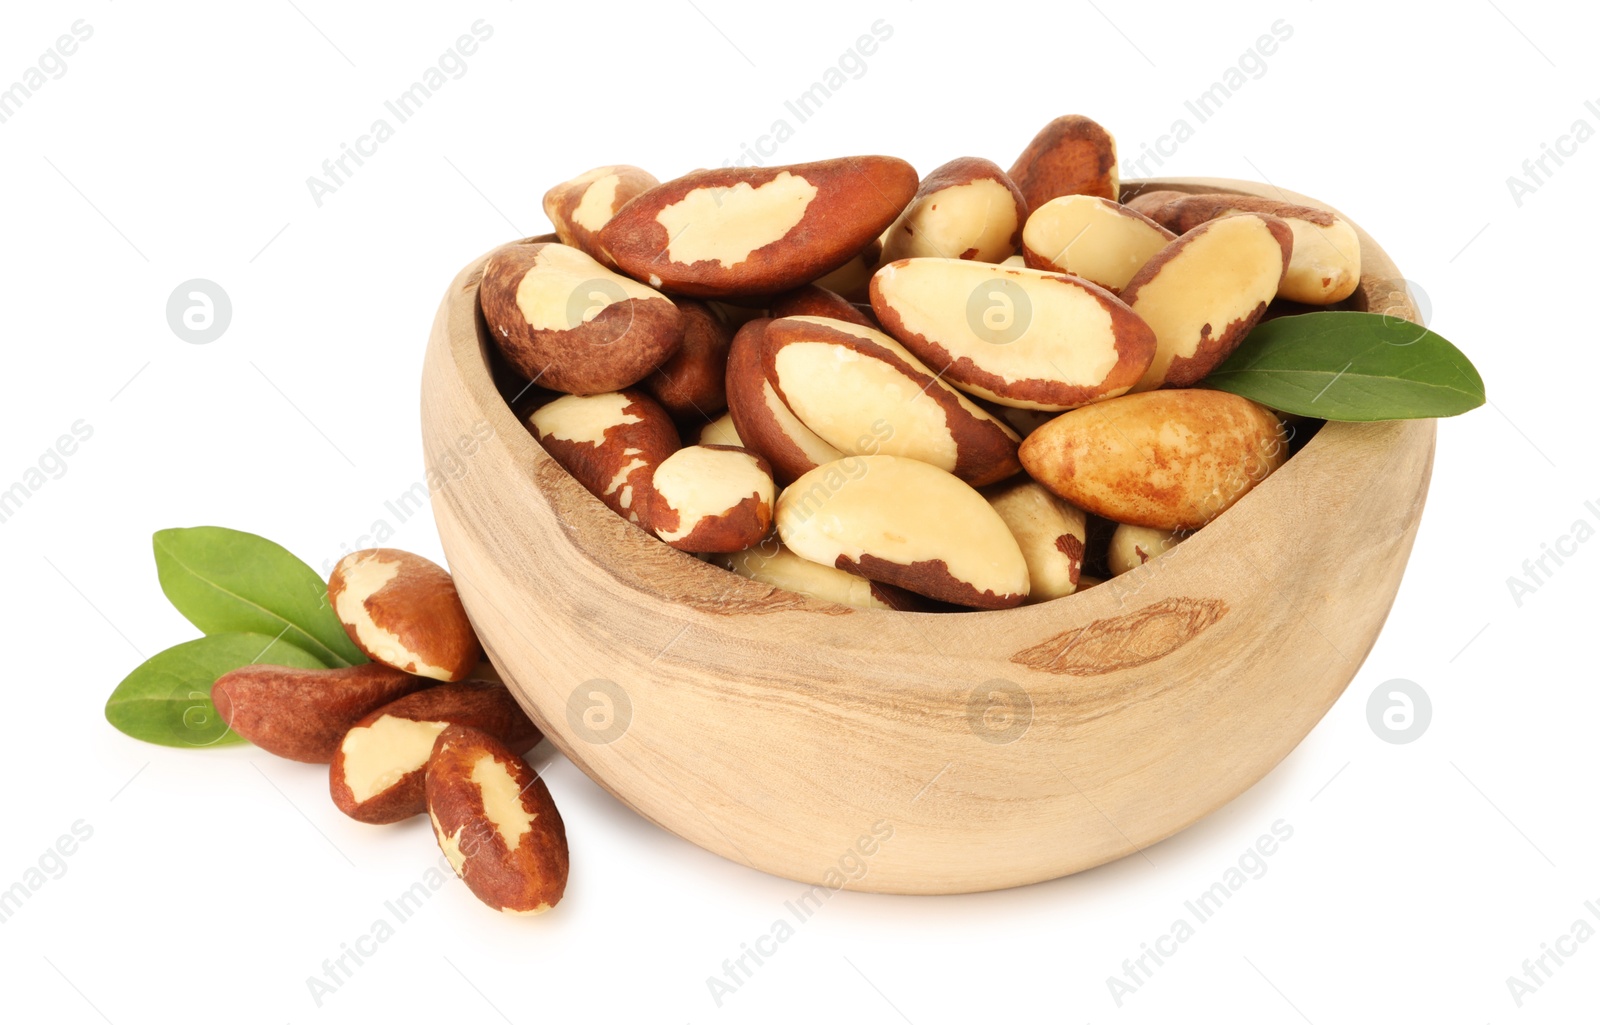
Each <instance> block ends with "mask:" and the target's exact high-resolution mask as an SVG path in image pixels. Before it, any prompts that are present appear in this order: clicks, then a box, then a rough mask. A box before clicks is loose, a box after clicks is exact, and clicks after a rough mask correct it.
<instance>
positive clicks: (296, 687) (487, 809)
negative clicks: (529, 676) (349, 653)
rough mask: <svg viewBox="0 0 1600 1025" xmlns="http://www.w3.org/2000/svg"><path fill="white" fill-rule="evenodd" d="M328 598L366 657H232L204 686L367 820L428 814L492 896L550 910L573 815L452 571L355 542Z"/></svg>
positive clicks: (525, 909)
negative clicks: (294, 660) (559, 798)
mask: <svg viewBox="0 0 1600 1025" xmlns="http://www.w3.org/2000/svg"><path fill="white" fill-rule="evenodd" d="M328 604H329V605H330V606H331V607H332V608H333V610H334V613H335V615H337V616H338V618H339V621H340V623H342V624H343V625H344V629H345V632H346V633H347V634H349V636H350V640H351V641H353V642H354V643H355V645H356V647H358V648H360V649H361V651H362V653H363V654H365V655H366V656H367V657H368V658H370V659H372V661H371V662H368V663H366V664H364V665H358V666H351V667H349V668H345V669H295V668H290V667H288V666H273V665H261V664H256V665H249V666H245V667H244V668H242V669H236V670H234V671H233V672H231V673H227V674H225V675H223V676H222V677H220V678H219V679H218V680H217V681H216V683H215V684H214V685H213V686H212V688H211V700H212V703H213V704H215V705H216V707H217V712H218V713H219V714H220V715H221V717H222V719H223V721H225V722H226V723H227V724H228V725H229V727H230V728H232V729H233V731H234V732H235V733H238V734H239V735H240V736H242V737H244V739H246V740H248V741H250V742H251V743H252V744H255V745H256V746H257V747H259V748H261V749H262V750H264V751H267V752H270V753H272V754H275V755H278V756H279V757H282V758H290V759H293V760H295V761H299V762H313V763H321V764H325V765H327V766H328V789H329V792H330V793H331V795H332V797H333V803H334V804H336V805H337V806H338V807H339V810H340V811H342V812H344V813H345V814H346V815H348V816H350V817H351V818H353V819H355V820H356V821H358V822H367V823H372V824H385V823H391V822H401V821H404V820H406V819H409V818H411V817H412V816H415V815H421V814H424V813H426V814H427V815H428V818H429V820H430V821H431V822H432V824H433V834H434V838H435V839H436V840H437V841H438V844H439V849H440V850H441V851H442V852H443V854H444V857H445V859H446V860H447V861H448V862H449V864H450V867H451V868H452V869H453V870H454V871H455V874H456V875H457V876H458V877H460V878H461V879H462V880H463V881H464V882H465V883H466V884H467V887H468V888H469V889H470V890H471V891H472V892H473V894H475V895H476V896H477V897H478V899H479V900H481V901H483V902H484V903H485V904H487V905H489V906H490V907H492V908H495V909H497V910H500V911H504V912H507V913H511V914H521V915H530V914H538V913H540V912H543V911H547V910H549V909H550V908H551V907H553V906H555V904H556V902H558V901H559V900H561V895H562V894H563V893H564V892H565V891H566V886H567V867H568V854H567V833H566V827H565V826H564V825H563V824H562V821H561V813H560V812H558V811H556V806H555V802H554V801H553V800H552V799H551V797H550V790H549V788H548V787H546V786H545V784H544V780H542V779H540V778H539V776H538V774H537V773H535V772H534V771H533V769H532V767H531V766H529V765H528V763H527V762H526V761H524V760H523V758H522V754H521V753H522V752H524V751H527V750H528V749H529V748H531V747H533V746H534V745H535V744H537V743H538V742H539V741H540V740H541V739H543V734H541V733H540V732H539V728H538V727H537V726H535V725H534V724H533V722H532V721H531V720H529V718H528V717H527V715H526V714H525V713H524V712H523V711H522V708H521V707H520V706H519V705H518V704H517V702H516V699H515V698H513V697H512V696H511V692H510V691H508V690H507V689H506V688H505V685H504V684H503V683H501V681H500V679H499V677H498V676H496V675H495V673H494V670H493V668H492V667H491V666H489V665H488V663H486V662H483V661H482V659H483V648H482V646H481V645H480V644H479V642H478V637H477V634H475V633H474V632H473V629H472V623H471V622H470V621H469V620H468V619H467V613H466V610H465V609H463V608H462V606H461V598H460V595H458V594H457V593H456V588H455V583H454V581H452V580H451V578H450V574H449V573H447V572H445V570H444V569H443V568H441V567H440V566H438V565H436V564H434V563H432V562H430V561H429V560H427V559H424V558H423V557H422V556H420V555H413V554H411V553H410V552H402V551H399V550H397V549H393V548H371V549H366V550H364V551H359V552H352V553H350V554H349V555H347V556H345V557H344V558H343V559H341V560H339V563H338V565H336V566H335V567H334V569H333V574H332V576H331V577H329V579H328ZM441 875H442V874H441ZM430 885H435V886H437V885H443V884H442V883H439V884H432V883H430Z"/></svg>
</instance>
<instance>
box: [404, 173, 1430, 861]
mask: <svg viewBox="0 0 1600 1025" xmlns="http://www.w3.org/2000/svg"><path fill="white" fill-rule="evenodd" d="M1141 188H1143V189H1149V188H1168V189H1179V190H1182V191H1187V192H1201V191H1236V192H1240V193H1245V194H1249V195H1261V196H1271V197H1277V198H1286V199H1289V200H1291V201H1293V202H1301V203H1306V204H1307V205H1312V206H1324V204H1320V203H1317V202H1316V201H1315V200H1310V199H1307V198H1306V197H1303V196H1299V195H1295V194H1292V193H1288V194H1286V193H1282V192H1280V191H1279V190H1277V189H1274V188H1271V187H1268V186H1262V185H1256V184H1253V183H1249V182H1242V181H1233V180H1223V179H1164V180H1154V181H1144V182H1132V183H1127V184H1126V185H1125V187H1124V194H1125V195H1127V194H1130V193H1131V192H1133V191H1136V190H1138V189H1141ZM1357 234H1358V235H1359V236H1360V239H1361V245H1362V264H1363V274H1362V281H1361V286H1360V288H1359V289H1358V291H1357V292H1356V294H1355V295H1354V296H1353V297H1352V298H1351V299H1350V300H1348V301H1347V302H1346V303H1344V304H1342V305H1343V306H1345V307H1347V308H1352V309H1362V310H1367V309H1370V310H1374V311H1381V312H1387V313H1390V314H1392V315H1395V316H1400V317H1405V318H1408V319H1413V320H1414V319H1415V311H1414V309H1413V307H1412V305H1411V301H1410V298H1409V297H1408V295H1407V294H1406V290H1405V283H1404V281H1403V279H1402V277H1401V275H1400V272H1399V271H1398V270H1397V269H1396V268H1395V266H1394V264H1393V263H1392V262H1391V261H1390V260H1389V258H1388V257H1387V256H1386V255H1385V254H1384V252H1383V251H1382V250H1381V249H1379V248H1378V246H1377V244H1376V243H1375V242H1373V240H1372V239H1371V238H1369V237H1368V236H1367V235H1366V233H1365V232H1362V231H1361V230H1360V229H1359V228H1357ZM483 263H484V259H483V258H482V257H480V258H479V259H477V260H474V261H473V262H472V263H471V264H469V265H468V266H467V267H466V268H465V269H464V270H462V271H461V273H460V275H459V276H457V278H456V280H455V281H454V282H453V283H452V284H451V286H450V289H449V292H448V293H447V294H446V296H445V299H444V302H443V304H442V305H441V307H440V309H439V314H438V317H437V319H436V321H435V323H434V327H433V333H432V337H431V339H430V342H429V347H428V353H427V359H426V366H425V370H424V375H423V394H422V400H423V401H422V426H423V439H424V445H425V452H426V456H427V460H428V465H429V466H430V467H433V468H436V469H441V470H442V469H443V468H446V467H448V468H451V471H452V472H449V473H443V474H442V476H443V478H444V480H445V483H444V484H443V486H441V487H439V488H438V489H437V490H435V492H434V495H433V506H434V512H435V514H436V517H437V520H438V526H439V533H440V538H441V540H442V542H443V546H444V550H445V553H446V555H447V557H448V559H449V563H450V569H451V570H452V572H453V573H454V574H455V579H456V581H457V584H458V586H459V587H460V590H461V597H462V600H463V602H464V603H465V605H466V608H467V611H468V613H469V614H470V615H471V617H472V620H473V622H474V624H476V626H477V629H478V633H479V635H480V636H481V637H482V638H483V641H484V644H485V647H486V649H487V651H488V654H489V657H490V658H491V660H492V661H493V662H494V664H495V665H496V666H497V667H498V669H499V670H500V672H501V674H502V675H503V676H504V678H505V680H506V682H507V684H508V685H509V686H510V687H511V689H512V690H513V691H514V692H515V693H516V695H517V696H518V698H519V699H520V700H521V701H522V703H523V705H524V706H525V707H526V708H527V710H528V712H529V713H530V714H531V715H532V716H533V718H534V720H535V721H536V722H538V724H539V726H540V727H541V728H542V729H543V730H544V732H545V733H546V735H547V736H549V737H550V739H551V740H552V741H553V742H554V743H555V744H556V746H557V747H559V748H560V750H561V751H562V752H563V753H565V754H566V755H567V756H568V757H569V758H571V759H572V761H573V762H575V763H576V764H577V765H578V766H580V767H581V768H582V769H583V771H584V772H586V773H588V775H589V776H590V777H592V778H593V779H594V780H596V781H597V782H598V783H600V784H601V785H602V786H604V787H605V788H606V789H607V790H609V791H610V792H611V793H612V794H614V795H615V796H616V797H617V799H618V800H620V801H622V802H623V803H625V804H626V805H628V806H629V807H630V808H632V809H634V810H635V811H637V812H638V813H639V814H640V815H643V816H644V817H645V818H647V819H649V820H650V821H652V822H654V823H656V824H657V825H659V826H661V827H662V828H664V829H668V830H671V831H672V832H674V833H676V834H678V835H679V836H682V837H684V838H686V839H688V840H691V841H693V842H694V843H697V844H699V845H700V846H702V847H705V848H707V849H709V850H712V851H715V852H716V853H718V854H721V855H723V856H725V857H727V858H730V859H732V860H733V861H736V862H739V863H742V864H745V865H749V866H751V867H753V868H757V869H760V870H762V871H766V872H772V873H775V874H777V875H781V876H787V877H789V878H791V879H796V880H800V881H802V882H806V883H819V882H827V883H828V884H830V885H837V883H838V882H839V877H838V875H837V874H836V870H837V866H838V865H839V862H840V859H841V857H843V856H844V855H845V854H846V852H848V851H850V850H851V849H852V848H854V847H856V845H857V843H858V840H859V838H861V837H862V836H863V835H864V834H865V835H871V834H872V833H873V831H874V828H875V827H876V829H877V831H878V833H879V836H880V838H881V837H882V835H883V834H885V833H888V832H889V831H890V830H891V829H892V835H890V836H889V837H888V839H880V840H879V841H878V842H877V843H876V845H875V847H876V849H875V850H874V852H873V853H872V854H871V856H870V857H866V858H863V859H862V860H863V861H864V862H865V863H866V866H867V871H866V874H865V875H862V876H860V877H859V878H853V879H846V881H845V886H847V887H848V888H850V889H857V890H870V891H880V892H894V893H958V892H965V891H973V890H988V889H995V888H999V887H1007V886H1017V885H1020V884H1023V883H1031V882H1035V881H1038V880H1043V879H1050V878H1054V877H1057V876H1062V875H1066V874H1069V873H1072V872H1078V871H1081V870H1083V869H1086V868H1089V867H1091V866H1094V865H1099V864H1102V863H1104V862H1107V861H1111V860H1113V859H1116V858H1121V857H1123V856H1125V855H1128V854H1131V853H1133V852H1134V851H1135V850H1137V849H1142V848H1144V847H1146V846H1148V845H1150V844H1153V843H1156V842H1157V841H1159V840H1161V839H1163V838H1165V837H1168V836H1171V835H1172V834H1174V833H1176V832H1178V831H1179V830H1181V829H1183V828H1184V827H1186V826H1188V825H1190V824H1191V823H1193V822H1195V821H1196V820H1198V819H1200V818H1202V817H1204V816H1205V815H1207V814H1209V813H1210V812H1212V811H1213V810H1215V809H1216V808H1218V807H1220V806H1221V805H1223V804H1225V803H1227V802H1228V801H1230V800H1232V799H1233V798H1235V797H1237V796H1238V795H1239V794H1240V793H1242V792H1243V791H1245V790H1246V789H1248V788H1249V787H1250V786H1251V785H1253V784H1254V783H1256V781H1258V780H1260V779H1261V778H1262V777H1263V776H1265V775H1266V774H1267V773H1268V772H1269V771H1271V769H1272V768H1273V767H1274V766H1275V765H1277V764H1278V762H1279V761H1280V760H1282V759H1283V758H1284V756H1286V755H1287V754H1288V753H1289V752H1290V751H1291V750H1293V749H1294V747H1295V745H1296V744H1298V743H1299V742H1300V740H1301V739H1302V738H1303V737H1304V736H1305V735H1306V734H1307V733H1308V732H1309V731H1310V730H1311V728H1312V726H1314V725H1316V723H1317V721H1318V720H1319V719H1321V717H1322V716H1323V714H1324V713H1325V712H1326V711H1327V710H1328V708H1329V706H1330V705H1332V704H1333V702H1334V700H1335V699H1336V698H1337V697H1338V696H1339V694H1340V693H1341V692H1342V691H1343V690H1344V688H1345V686H1346V685H1347V684H1348V683H1349V682H1350V680H1351V678H1352V677H1354V675H1355V673H1356V671H1357V669H1358V668H1359V667H1360V665H1361V663H1362V660H1363V659H1364V658H1365V657H1366V654H1367V652H1368V651H1369V650H1371V647H1372V644H1373V642H1374V641H1375V640H1376V638H1377V636H1378V631H1379V629H1380V628H1381V627H1382V625H1383V622H1384V619H1385V617H1386V616H1387V614H1388V611H1389V607H1390V605H1391V603H1392V602H1393V600H1394V596H1395V591H1396V589H1397V588H1398V587H1399V584H1400V577H1401V573H1402V572H1403V570H1404V568H1405V564H1406V559H1407V557H1408V555H1409V554H1410V551H1411V545H1412V541H1413V539H1414V537H1415V536H1416V531H1417V524H1418V521H1419V519H1420V517H1421V514H1422V507H1423V501H1424V499H1425V497H1426V494H1427V487H1428V478H1429V473H1430V470H1431V468H1432V463H1433V447H1434V434H1435V431H1434V423H1433V421H1431V420H1421V421H1401V422H1389V423H1376V424H1347V423H1329V424H1327V425H1325V426H1323V427H1322V428H1321V430H1320V431H1318V432H1317V433H1316V434H1315V436H1314V437H1312V438H1311V440H1310V441H1309V442H1308V443H1307V444H1305V446H1304V447H1303V448H1302V449H1300V450H1299V451H1298V452H1297V453H1296V454H1295V455H1294V456H1293V458H1291V459H1290V460H1289V461H1288V463H1287V464H1285V465H1284V467H1283V468H1282V469H1280V470H1279V471H1278V472H1277V473H1275V474H1274V475H1273V476H1272V477H1270V478H1269V479H1268V480H1266V481H1265V482H1264V483H1263V484H1262V485H1261V486H1259V487H1257V488H1256V489H1255V490H1254V491H1253V492H1252V493H1250V494H1249V495H1247V496H1246V497H1245V498H1244V499H1243V500H1242V501H1240V502H1239V503H1238V504H1237V505H1235V506H1234V507H1233V508H1231V509H1230V510H1228V511H1227V512H1226V513H1224V514H1223V515H1222V516H1220V517H1218V518H1217V519H1216V520H1215V521H1214V522H1212V523H1211V524H1210V525H1209V526H1207V527H1206V528H1205V529H1204V530H1202V531H1200V532H1199V533H1198V534H1196V535H1195V536H1194V537H1193V538H1191V539H1190V540H1188V541H1186V542H1185V543H1184V544H1183V545H1181V546H1179V547H1178V548H1176V549H1174V550H1173V551H1172V552H1170V553H1168V554H1167V555H1165V556H1162V557H1161V558H1159V559H1156V560H1154V561H1152V562H1151V563H1149V564H1147V565H1145V566H1143V567H1141V568H1139V569H1136V570H1134V571H1132V572H1131V573H1128V574H1125V575H1124V576H1121V577H1118V578H1116V579H1114V580H1112V581H1109V582H1107V583H1105V584H1103V585H1101V586H1098V587H1095V588H1093V589H1091V590H1088V591H1085V592H1082V593H1080V594H1076V595H1072V596H1070V597H1067V598H1063V599H1059V600H1057V601H1052V602H1047V603H1044V604H1040V605H1033V606H1027V607H1023V608H1017V609H1008V610H1004V611H990V612H966V613H946V614H938V613H908V612H892V611H877V610H865V609H852V608H847V607H844V606H840V605H835V604H832V603H829V602H822V601H816V600H813V599H810V598H806V597H802V596H799V595H796V594H792V593H789V592H785V591H780V590H776V589H774V588H772V587H769V586H767V585H764V584H760V583H756V582H755V581H752V580H747V579H745V578H743V577H739V576H736V575H734V574H732V573H728V572H725V571H724V570H722V569H720V568H718V567H716V566H712V565H709V564H707V563H704V562H701V561H699V560H697V559H694V558H692V557H691V556H689V555H686V554H684V553H682V552H678V551H675V550H674V549H672V548H669V547H667V546H666V545H665V544H662V543H660V542H659V541H657V540H655V539H654V538H652V537H651V536H649V535H647V534H646V533H644V532H643V531H641V530H639V529H638V528H637V527H634V526H631V525H629V524H628V523H626V522H624V521H623V520H622V519H621V518H619V517H618V516H616V515H615V514H613V513H612V512H611V511H610V510H608V509H607V508H606V507H605V506H603V505H602V504H601V503H600V502H599V501H598V500H597V499H595V498H594V497H592V496H591V495H590V494H589V493H588V492H587V491H585V490H584V489H583V488H582V487H581V486H579V485H578V484H577V483H576V482H575V481H574V480H573V479H572V478H571V477H570V476H568V475H567V473H566V471H564V470H563V469H561V467H559V466H558V465H556V463H555V462H554V461H553V460H552V459H551V458H550V457H549V456H548V455H547V454H546V453H545V452H544V451H543V450H542V449H541V448H540V447H539V445H538V444H537V443H536V442H535V441H534V439H533V438H532V436H531V435H530V434H529V433H528V431H527V430H526V429H525V428H524V427H523V425H522V424H521V423H520V422H519V421H518V420H517V418H516V417H515V416H514V415H513V414H512V412H511V410H510V408H508V406H507V403H506V400H505V398H503V397H502V395H501V394H500V393H499V392H498V391H497V390H496V387H495V384H494V382H493V380H492V379H491V372H490V368H489V362H488V348H487V346H488V345H489V342H488V339H487V336H486V334H485V332H484V330H483V326H482V322H481V318H480V317H479V316H478V313H477V284H478V279H479V276H480V274H481V272H482V268H483ZM484 434H487V435H488V437H487V439H486V440H481V441H477V444H476V447H475V448H474V447H473V444H472V441H473V440H476V439H477V438H478V437H479V436H480V435H484ZM469 449H471V450H472V451H471V452H470V454H467V451H468V450H469ZM596 681H599V682H596ZM868 846H874V845H873V844H869V845H868Z"/></svg>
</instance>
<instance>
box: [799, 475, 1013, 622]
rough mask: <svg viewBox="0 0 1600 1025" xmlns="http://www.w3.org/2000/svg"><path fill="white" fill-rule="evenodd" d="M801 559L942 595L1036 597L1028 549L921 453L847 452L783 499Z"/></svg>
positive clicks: (1008, 601)
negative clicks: (1025, 551)
mask: <svg viewBox="0 0 1600 1025" xmlns="http://www.w3.org/2000/svg"><path fill="white" fill-rule="evenodd" d="M777 524H778V533H779V535H780V536H781V537H782V539H783V543H784V545H785V546H787V547H788V548H789V549H790V550H791V551H793V552H794V553H795V554H796V555H799V556H801V557H802V558H805V559H810V560H811V561H812V562H816V563H819V564H821V565H823V566H835V567H837V568H839V569H844V570H848V571H849V572H851V573H858V574H860V575H861V576H864V577H867V578H868V579H871V580H879V581H882V582H884V583H888V584H894V585H895V586H897V587H903V588H905V589H906V590H908V591H912V592H914V593H916V594H921V595H925V596H927V597H929V598H934V599H937V600H939V601H946V602H951V603H954V604H957V605H966V606H970V607H973V608H1009V607H1011V606H1014V605H1019V604H1021V603H1022V601H1023V599H1024V598H1026V597H1027V594H1028V565H1027V562H1026V560H1024V559H1023V556H1022V550H1021V549H1020V548H1019V547H1018V546H1017V542H1016V539H1015V538H1014V537H1012V535H1011V531H1010V529H1009V528H1007V527H1006V524H1005V521H1004V520H1002V519H1001V518H1000V514H999V513H997V512H995V511H994V509H993V508H992V507H991V506H990V505H989V503H988V502H987V501H985V500H984V497H983V496H982V495H980V494H978V492H977V491H975V490H973V489H972V487H970V486H969V485H967V484H965V483H963V482H962V481H961V480H960V479H959V478H957V477H955V476H953V475H951V474H948V473H946V472H945V471H943V470H940V469H938V468H937V467H934V466H930V465H929V464H927V463H924V462H921V461H919V460H915V459H902V458H900V457H898V456H884V455H878V456H847V457H845V458H844V459H841V460H839V461H837V462H834V463H829V464H827V465H825V466H819V467H817V468H816V469H815V470H812V471H811V472H809V473H807V474H805V475H804V476H802V477H801V478H800V479H799V480H797V481H795V482H794V483H793V484H791V485H789V487H787V488H785V489H784V491H783V493H782V494H781V495H779V496H778V514H777Z"/></svg>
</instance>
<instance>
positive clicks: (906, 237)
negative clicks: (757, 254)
mask: <svg viewBox="0 0 1600 1025" xmlns="http://www.w3.org/2000/svg"><path fill="white" fill-rule="evenodd" d="M1027 219H1028V204H1027V202H1026V201H1025V200H1024V199H1023V198H1022V191H1021V190H1020V189H1018V188H1017V186H1016V184H1015V183H1014V182H1012V180H1011V179H1010V178H1009V177H1007V176H1006V173H1005V172H1004V171H1002V170H1000V167H999V165H998V164H996V163H994V161H992V160H985V159H984V158H982V157H957V158H956V159H955V160H952V161H950V162H949V163H947V164H941V165H940V166H938V167H936V168H934V169H933V171H931V172H930V173H929V174H928V176H927V177H926V178H924V179H922V184H921V185H919V186H918V187H917V194H916V196H915V197H914V198H913V199H912V200H911V203H910V204H909V205H908V206H907V207H906V208H905V210H904V211H903V212H902V213H901V214H900V216H899V217H898V218H896V219H895V222H894V224H892V225H890V226H889V230H888V231H886V232H884V235H883V240H882V241H883V252H882V253H881V254H880V255H879V257H878V263H879V265H880V266H881V265H882V264H886V263H893V262H894V261H895V260H904V259H909V258H911V257H914V256H942V257H947V258H950V259H956V260H977V261H979V262H982V263H999V262H1000V261H1001V260H1004V259H1005V258H1007V257H1008V256H1011V255H1012V254H1013V253H1015V252H1016V251H1017V247H1018V246H1019V245H1021V244H1022V225H1023V223H1024V222H1025V221H1026V220H1027ZM775 315H776V314H775Z"/></svg>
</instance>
